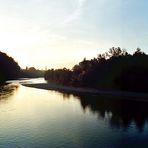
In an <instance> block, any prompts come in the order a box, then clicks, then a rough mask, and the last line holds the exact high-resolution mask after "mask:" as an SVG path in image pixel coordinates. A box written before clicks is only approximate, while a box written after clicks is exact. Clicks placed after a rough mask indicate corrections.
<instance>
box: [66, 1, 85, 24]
mask: <svg viewBox="0 0 148 148" xmlns="http://www.w3.org/2000/svg"><path fill="white" fill-rule="evenodd" d="M85 1H86V0H78V2H77V8H76V9H75V11H74V12H73V13H72V14H70V15H69V16H68V17H67V18H66V19H65V20H64V24H69V23H71V22H73V21H74V20H76V19H78V18H79V17H80V16H81V14H82V12H83V6H84V3H85Z"/></svg>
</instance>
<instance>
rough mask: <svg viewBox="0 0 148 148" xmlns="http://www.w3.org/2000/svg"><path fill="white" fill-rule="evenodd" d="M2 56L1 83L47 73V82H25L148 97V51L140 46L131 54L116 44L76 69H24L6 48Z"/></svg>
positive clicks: (46, 86) (97, 92) (71, 89)
mask: <svg viewBox="0 0 148 148" xmlns="http://www.w3.org/2000/svg"><path fill="white" fill-rule="evenodd" d="M0 59H1V65H0V85H3V84H4V82H6V81H7V80H12V79H19V78H25V77H29V78H33V77H34V78H35V77H40V76H44V79H45V80H46V81H47V82H48V83H47V84H46V83H43V84H23V85H25V86H29V87H35V88H41V89H47V90H49V89H50V90H58V91H64V92H67V93H75V94H77V93H86V94H93V95H96V94H105V95H114V96H123V97H124V96H128V97H137V98H138V97H141V96H142V97H144V98H148V95H147V93H148V87H147V86H148V55H147V54H146V53H144V52H142V51H141V49H140V48H137V49H136V51H135V52H134V53H133V54H129V53H128V52H127V51H126V50H125V49H121V48H120V47H117V48H115V47H112V48H110V49H109V51H108V52H105V53H103V54H99V55H98V56H97V57H96V58H93V59H91V60H87V59H86V58H84V60H83V61H81V62H79V63H78V64H76V65H74V67H73V68H72V69H67V68H63V69H49V70H47V71H44V70H38V69H35V68H34V67H31V68H28V67H26V69H21V68H20V66H19V65H18V63H17V62H16V61H15V60H14V59H13V58H12V57H9V56H8V55H7V54H5V53H2V52H0ZM140 100H141V98H140ZM147 100H148V99H147Z"/></svg>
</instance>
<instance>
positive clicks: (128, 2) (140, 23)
mask: <svg viewBox="0 0 148 148" xmlns="http://www.w3.org/2000/svg"><path fill="white" fill-rule="evenodd" d="M111 47H121V48H125V49H127V51H128V52H133V51H134V50H135V49H136V48H137V47H139V48H141V49H142V50H143V51H144V52H147V53H148V48H147V47H148V1H147V0H139V1H136V0H13V1H12V0H0V50H1V51H2V52H6V53H7V54H8V55H10V56H12V57H13V58H14V59H15V60H16V61H17V62H18V63H19V65H20V66H21V67H22V68H25V67H26V66H28V67H31V66H34V67H36V68H38V69H45V67H46V68H63V67H67V68H72V67H73V66H74V65H75V64H77V63H79V62H80V61H82V60H83V58H84V57H86V59H90V58H93V57H97V55H98V54H99V53H103V52H106V51H108V50H109V48H111Z"/></svg>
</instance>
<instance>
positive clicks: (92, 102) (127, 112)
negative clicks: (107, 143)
mask: <svg viewBox="0 0 148 148" xmlns="http://www.w3.org/2000/svg"><path fill="white" fill-rule="evenodd" d="M79 99H80V102H81V105H82V107H83V109H84V110H85V109H86V108H87V107H88V108H89V109H91V111H92V112H97V113H98V114H99V115H100V116H101V117H103V118H105V117H106V114H107V115H108V116H109V118H110V121H109V122H110V125H111V126H113V127H117V128H120V127H122V128H125V129H126V128H128V126H129V125H130V123H131V122H132V121H134V122H135V124H136V126H137V128H138V129H139V130H142V129H143V127H144V125H145V122H146V120H147V119H148V102H140V101H131V100H123V99H112V98H109V97H108V98H105V97H97V96H93V97H92V96H81V97H80V98H79Z"/></svg>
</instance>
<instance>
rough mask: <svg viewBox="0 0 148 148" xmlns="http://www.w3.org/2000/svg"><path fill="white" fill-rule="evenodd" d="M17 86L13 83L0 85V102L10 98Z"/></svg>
mask: <svg viewBox="0 0 148 148" xmlns="http://www.w3.org/2000/svg"><path fill="white" fill-rule="evenodd" d="M18 87H19V85H17V84H13V83H11V84H10V83H6V84H4V85H0V101H2V100H7V99H9V98H10V96H12V95H13V94H14V92H15V90H17V89H18Z"/></svg>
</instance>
